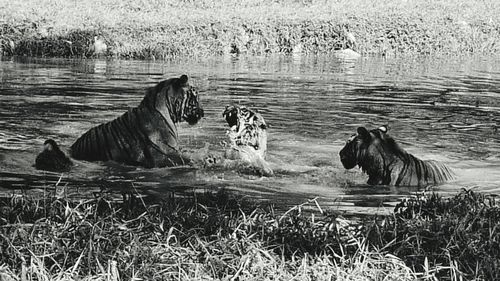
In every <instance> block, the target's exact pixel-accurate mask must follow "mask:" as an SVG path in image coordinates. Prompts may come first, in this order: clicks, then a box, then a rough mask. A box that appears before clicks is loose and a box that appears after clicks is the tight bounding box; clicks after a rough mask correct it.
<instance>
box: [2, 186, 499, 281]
mask: <svg viewBox="0 0 500 281" xmlns="http://www.w3.org/2000/svg"><path fill="white" fill-rule="evenodd" d="M311 206H316V205H315V204H314V202H312V203H311ZM303 207H304V206H297V207H295V208H292V209H290V210H289V211H287V212H280V213H278V212H275V211H274V210H273V208H272V207H270V206H259V205H257V204H256V203H255V202H250V201H245V200H243V199H242V198H234V197H232V196H230V195H228V194H227V193H225V192H219V193H207V194H197V195H192V196H184V197H172V198H170V199H168V200H163V201H161V202H155V201H149V202H147V201H144V200H142V199H141V198H137V197H135V196H131V197H130V196H129V197H127V198H125V199H124V200H123V202H121V201H120V202H117V201H114V200H110V199H109V198H108V197H107V196H105V195H103V196H99V197H97V198H95V199H91V200H86V201H78V202H74V201H71V200H67V199H64V198H55V197H47V198H43V199H37V200H32V199H26V198H25V197H12V198H4V199H3V200H1V201H0V278H4V279H2V280H33V279H36V280H49V279H50V280H63V279H64V280H73V279H75V280H76V279H78V280H81V279H85V280H119V279H120V280H133V279H134V278H135V279H136V280H139V278H141V279H140V280H291V279H294V280H311V279H315V280H416V279H417V278H418V279H421V280H436V279H437V278H439V280H461V279H460V278H463V279H465V280H471V279H476V280H498V278H499V277H500V276H499V272H500V271H499V266H500V264H499V261H500V253H499V250H498V249H500V247H499V245H498V241H499V239H500V235H499V233H498V227H499V225H500V222H499V216H500V209H499V207H498V204H497V203H496V201H495V199H494V198H492V197H488V196H484V195H479V194H475V193H472V192H469V191H464V192H461V193H460V194H458V195H457V196H456V197H454V198H451V199H441V198H439V197H437V196H435V195H431V196H424V197H419V198H414V199H411V200H408V201H405V202H402V203H401V204H399V205H398V207H396V210H395V214H394V216H391V217H385V218H379V219H377V218H370V219H367V220H364V221H357V222H354V221H349V220H346V219H344V218H342V217H341V216H338V215H336V214H333V213H328V212H324V211H323V210H321V208H319V207H318V208H317V210H318V211H317V212H310V211H309V212H305V211H304V210H305V209H304V208H303ZM8 278H12V279H8Z"/></svg>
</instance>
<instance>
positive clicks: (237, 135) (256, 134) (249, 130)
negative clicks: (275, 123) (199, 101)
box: [222, 105, 273, 176]
mask: <svg viewBox="0 0 500 281" xmlns="http://www.w3.org/2000/svg"><path fill="white" fill-rule="evenodd" d="M222 116H223V117H224V118H225V119H226V122H227V124H228V125H229V130H228V131H227V136H228V138H229V143H228V145H227V147H226V150H225V158H226V159H230V160H237V161H242V162H246V163H247V164H250V165H251V166H253V167H254V168H256V169H257V170H258V172H259V173H260V174H262V175H265V176H271V175H273V170H272V169H271V167H270V166H269V164H268V163H267V161H266V160H265V158H266V153H267V125H266V122H265V121H264V117H262V115H261V114H259V113H257V112H256V111H254V110H252V109H249V108H247V107H245V106H238V105H233V106H226V109H225V110H224V112H223V113H222Z"/></svg>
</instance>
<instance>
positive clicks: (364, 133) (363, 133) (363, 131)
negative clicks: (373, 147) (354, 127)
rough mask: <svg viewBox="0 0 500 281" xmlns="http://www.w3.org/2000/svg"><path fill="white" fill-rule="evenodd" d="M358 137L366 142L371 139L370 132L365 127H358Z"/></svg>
mask: <svg viewBox="0 0 500 281" xmlns="http://www.w3.org/2000/svg"><path fill="white" fill-rule="evenodd" d="M358 135H359V136H360V137H361V138H362V139H364V140H369V139H370V138H371V135H370V132H368V130H367V129H366V128H365V127H358Z"/></svg>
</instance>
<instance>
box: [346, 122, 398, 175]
mask: <svg viewBox="0 0 500 281" xmlns="http://www.w3.org/2000/svg"><path fill="white" fill-rule="evenodd" d="M387 131H388V128H387V126H381V127H379V128H378V129H374V130H370V131H368V130H367V129H366V128H365V127H359V128H358V130H357V134H355V135H353V136H351V137H350V138H349V139H348V140H347V142H346V145H345V146H344V148H342V150H340V153H339V155H340V161H341V162H342V165H343V166H344V168H346V169H352V168H354V167H355V166H356V165H359V166H360V167H362V168H365V166H366V165H365V164H367V163H368V162H370V163H371V162H373V161H375V162H378V161H379V159H384V158H385V155H386V154H394V152H396V151H399V148H398V147H397V145H396V143H395V141H394V139H393V138H391V137H390V136H389V135H388V134H387Z"/></svg>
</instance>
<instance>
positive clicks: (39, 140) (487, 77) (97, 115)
mask: <svg viewBox="0 0 500 281" xmlns="http://www.w3.org/2000/svg"><path fill="white" fill-rule="evenodd" d="M184 73H185V74H188V75H189V76H190V77H191V79H192V80H191V84H193V85H195V86H197V87H198V89H199V91H200V92H201V94H202V96H201V102H202V104H203V106H204V109H205V115H206V117H205V118H204V119H202V120H201V121H200V123H198V124H197V125H195V126H189V125H187V124H181V125H180V126H179V133H180V143H181V145H182V147H183V148H184V149H185V150H186V151H189V152H191V153H193V155H203V154H206V153H207V151H208V152H221V151H222V148H221V146H220V142H221V141H223V140H225V139H226V136H225V132H226V124H225V122H224V120H223V119H222V111H223V110H224V107H225V105H227V104H234V103H236V104H241V105H246V106H249V107H251V108H254V109H258V110H259V112H260V113H262V115H263V116H264V118H265V119H266V122H267V123H268V124H269V143H268V149H269V153H268V160H269V162H270V164H271V166H272V167H273V168H274V170H275V172H276V176H275V177H271V178H266V177H258V176H256V175H251V174H248V173H245V172H242V171H234V170H224V169H203V168H190V167H178V168H171V169H167V168H162V169H149V170H148V169H143V168H136V167H129V166H124V165H120V164H116V163H89V162H85V161H75V163H76V164H77V165H76V167H75V168H74V169H73V171H72V172H70V173H68V174H63V175H59V174H53V173H47V172H43V171H37V170H35V169H34V168H33V163H34V159H35V157H36V155H37V154H38V153H39V152H40V151H41V149H42V145H43V142H44V141H45V140H46V139H48V138H53V139H55V140H56V141H57V142H58V143H60V146H61V147H62V148H63V150H67V149H68V148H69V147H70V146H71V144H72V143H73V142H74V141H75V140H76V139H77V138H78V137H79V136H80V135H81V134H83V133H84V132H85V131H86V130H88V129H89V128H91V127H93V126H96V125H98V124H100V123H102V122H105V121H109V120H112V119H113V118H115V117H117V116H119V115H121V114H122V113H123V112H125V111H126V110H127V109H128V108H130V107H133V106H136V105H137V104H138V103H139V102H140V101H141V99H142V97H143V95H144V91H145V89H146V88H147V87H150V86H154V85H155V84H156V83H157V82H159V81H161V80H162V79H166V78H170V77H178V76H180V75H181V74H184ZM0 78H1V82H2V83H1V85H0V193H2V194H9V193H12V192H13V191H16V192H20V191H22V190H27V189H29V190H38V191H43V192H51V191H52V190H53V189H54V186H55V185H56V184H57V186H58V187H59V188H60V187H64V186H66V187H67V190H71V191H68V192H72V193H73V194H79V195H81V196H91V195H92V193H93V192H96V191H99V190H100V189H102V188H106V189H110V188H111V189H117V190H120V189H123V190H124V189H131V188H132V189H137V190H139V191H141V192H144V193H147V194H154V195H159V196H161V195H167V194H168V193H169V192H172V191H173V190H188V189H192V188H195V189H197V190H215V189H218V188H226V189H228V190H232V191H235V192H239V193H242V194H245V195H248V196H249V197H251V198H255V199H258V200H268V201H271V202H274V203H276V204H277V205H279V206H289V205H291V204H300V203H303V202H306V201H307V200H308V199H312V198H317V201H318V202H319V203H320V205H321V206H323V207H325V208H331V209H334V210H335V209H336V210H347V211H349V212H373V211H376V212H387V211H388V210H390V209H391V206H392V205H394V202H395V201H396V200H398V199H399V198H401V197H404V196H407V195H408V194H413V193H414V192H416V191H418V189H416V188H406V187H400V188H394V187H370V186H367V185H366V184H365V182H366V180H367V177H366V175H363V174H362V173H361V172H360V171H359V170H357V169H354V170H351V171H346V170H344V169H343V168H342V165H341V164H340V160H339V157H338V152H339V150H340V149H341V148H342V146H343V145H344V143H345V140H346V139H347V138H349V136H351V135H352V134H353V133H354V132H355V131H356V128H357V127H358V126H366V127H368V128H375V127H378V126H380V125H384V124H387V125H389V126H390V133H391V135H392V136H393V137H394V138H395V139H396V140H397V141H399V143H400V144H401V146H402V147H404V148H405V149H407V150H408V151H409V152H412V153H414V154H415V155H417V156H418V157H420V158H423V159H435V160H440V161H443V162H445V163H447V164H448V165H450V166H451V167H452V168H453V169H454V170H455V171H456V172H457V174H458V175H459V177H458V179H457V180H456V181H455V182H452V183H447V184H443V185H440V186H437V187H433V190H435V191H437V192H440V193H441V194H443V195H445V196H448V195H452V194H454V193H456V192H457V191H458V190H460V189H461V188H474V189H475V190H478V191H483V192H489V193H495V194H499V193H500V189H499V186H500V185H499V184H500V134H499V132H498V127H499V124H500V59H498V58H492V57H489V58H488V57H473V58H471V57H468V58H418V59H391V60H385V59H376V58H364V59H361V60H359V61H356V62H346V61H339V60H337V59H335V58H333V57H328V56H325V57H303V58H296V57H295V58H294V57H239V58H236V57H225V58H222V57H218V58H208V59H203V60H183V59H179V60H173V61H168V62H149V61H105V60H62V59H56V60H49V59H27V58H21V59H5V58H4V59H3V60H2V61H1V62H0Z"/></svg>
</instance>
